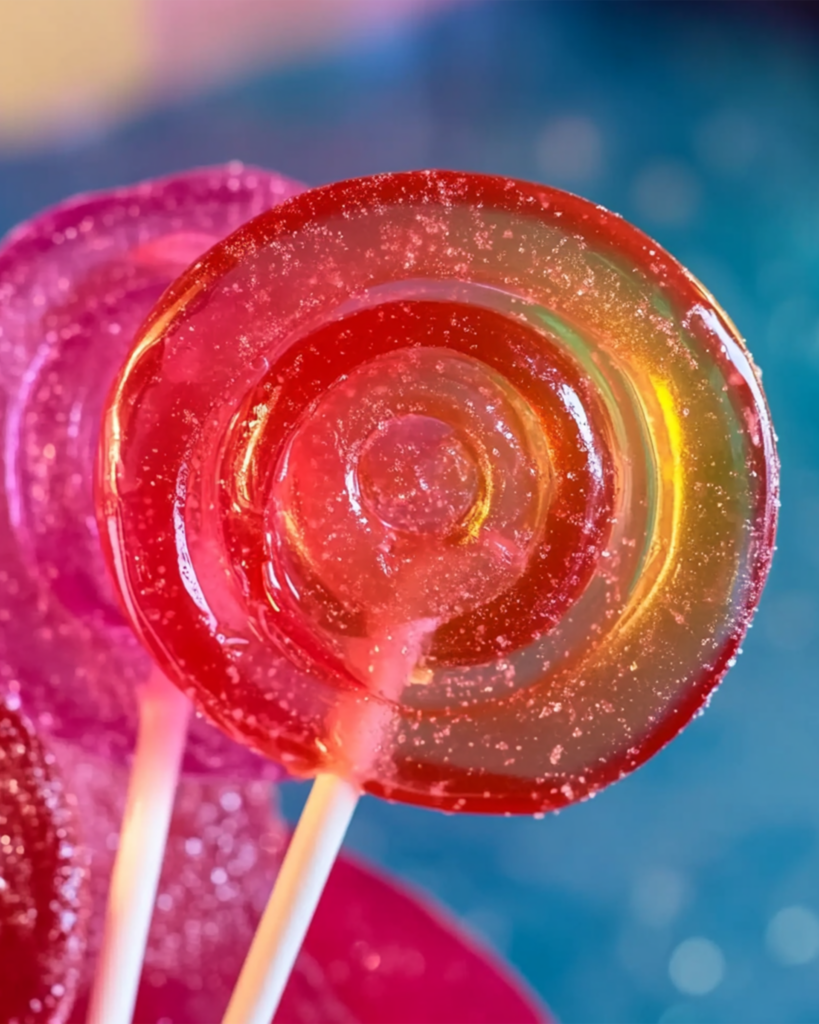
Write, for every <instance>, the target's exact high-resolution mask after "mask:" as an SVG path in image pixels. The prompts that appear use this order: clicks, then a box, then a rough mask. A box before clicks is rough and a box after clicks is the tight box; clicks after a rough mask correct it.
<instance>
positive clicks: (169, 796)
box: [88, 669, 269, 1024]
mask: <svg viewBox="0 0 819 1024" xmlns="http://www.w3.org/2000/svg"><path fill="white" fill-rule="evenodd" d="M190 708H191V705H190V701H189V700H188V699H187V697H185V696H184V694H182V693H180V691H179V690H177V688H176V687H175V686H172V685H171V683H169V682H168V680H167V679H165V677H164V676H163V675H162V673H161V672H160V671H159V670H158V669H155V670H154V671H153V673H152V674H151V676H150V678H149V680H148V682H147V683H146V685H145V687H144V689H143V691H142V692H141V694H140V696H139V734H138V737H137V746H136V751H135V753H134V762H133V766H132V768H131V776H130V779H129V782H128V796H127V800H126V804H125V814H124V817H123V822H122V829H121V831H120V838H119V848H118V850H117V858H116V861H115V863H114V871H113V875H112V877H111V887H110V890H109V894H108V906H107V908H106V915H105V929H104V932H103V940H102V949H101V951H100V958H99V963H98V965H97V972H96V976H95V978H94V989H93V992H92V996H91V1008H90V1011H89V1014H88V1024H131V1019H132V1017H133V1013H134V1004H135V1003H136V997H137V989H138V988H139V979H140V976H141V974H142V961H143V959H144V956H145V946H146V944H147V941H148V930H149V928H150V924H151V916H152V914H153V908H154V901H155V899H156V890H157V886H158V885H159V876H160V872H161V870H162V861H163V857H164V854H165V843H166V840H167V837H168V828H169V826H170V822H171V812H172V810H173V804H174V797H175V795H176V785H177V781H178V778H179V768H180V765H181V762H182V754H183V752H184V749H185V740H186V737H187V733H188V720H189V718H190ZM268 1024H269V1021H268Z"/></svg>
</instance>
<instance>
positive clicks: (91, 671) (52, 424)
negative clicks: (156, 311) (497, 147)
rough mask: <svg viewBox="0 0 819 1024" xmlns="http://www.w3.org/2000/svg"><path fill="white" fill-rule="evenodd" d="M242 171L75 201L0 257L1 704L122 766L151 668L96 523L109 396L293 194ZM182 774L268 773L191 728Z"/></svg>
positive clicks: (19, 234)
mask: <svg viewBox="0 0 819 1024" xmlns="http://www.w3.org/2000/svg"><path fill="white" fill-rule="evenodd" d="M300 190H301V186H299V185H298V184H296V183H295V182H292V181H290V180H288V179H286V178H283V177H281V176H280V175H277V174H272V173H268V172H265V171H260V170H256V169H251V168H245V167H243V166H242V165H240V164H229V165H227V166H225V167H217V168H213V169H206V170H198V171H191V172H187V173H185V174H181V175H178V176H176V177H171V178H165V179H162V180H158V181H152V182H146V183H143V184H139V185H135V186H130V187H127V188H122V189H117V190H115V191H112V192H107V193H100V194H96V195H89V196H81V197H79V198H76V199H72V200H70V201H68V202H67V203H64V204H62V205H60V206H57V207H55V208H53V209H51V210H48V211H46V212H45V213H43V214H40V215H39V216H38V217H36V218H35V219H33V220H32V221H29V222H27V223H26V224H23V225H21V226H20V227H18V228H17V229H16V230H15V231H13V232H12V233H11V234H10V235H9V236H8V238H7V239H6V240H5V243H4V245H3V246H2V248H0V433H1V434H2V441H3V444H2V450H0V471H1V472H2V478H3V482H4V487H3V489H2V491H0V567H1V568H0V691H3V690H5V691H6V692H12V693H17V692H19V693H20V694H21V695H22V697H23V698H24V700H25V703H26V708H27V709H28V710H29V712H30V714H31V715H32V717H33V718H34V719H35V720H36V722H37V726H38V729H42V730H45V731H46V732H47V733H49V734H51V735H54V736H56V737H59V738H62V739H70V740H71V742H72V743H75V744H77V745H78V746H80V747H81V748H82V749H84V750H86V751H88V752H93V753H95V754H102V755H103V756H104V757H105V758H108V759H110V760H114V761H122V760H123V759H124V758H126V757H127V756H128V754H129V752H130V751H131V749H132V747H133V743H134V735H135V726H136V704H135V686H136V685H138V684H139V683H140V682H141V681H142V680H144V679H145V678H146V676H147V674H148V671H149V668H150V663H149V660H148V657H147V655H146V654H145V653H144V652H143V650H142V649H141V647H140V646H139V644H138V643H137V641H136V639H135V638H134V636H133V634H132V633H131V630H130V628H129V627H128V625H127V624H126V622H125V619H124V617H123V616H122V614H121V613H120V609H119V607H118V605H117V601H116V598H115V596H114V592H113V588H111V586H110V585H109V582H108V578H107V573H106V570H105V567H104V565H103V560H102V556H101V552H100V546H99V539H98V535H97V530H96V525H95V521H94V500H93V462H94V458H95V452H96V445H97V436H98V425H99V419H100V413H101V410H102V406H103V403H104V400H105V396H106V393H107V391H108V388H109V387H110V384H111V382H112V380H113V378H114V375H115V374H116V372H117V370H118V368H119V365H120V363H121V362H122V360H123V359H124V358H125V355H126V353H127V352H128V350H129V348H130V345H131V341H132V338H133V336H134V333H135V332H136V330H137V328H138V327H139V325H140V323H141V322H142V320H143V319H144V318H145V316H146V315H147V314H148V312H149V311H150V309H151V307H152V306H153V304H154V303H155V302H156V300H157V299H158V298H159V297H160V295H161V294H162V293H163V291H164V290H165V289H166V287H167V286H168V285H169V284H170V283H171V281H173V280H174V278H175V277H176V276H177V275H178V274H179V273H180V272H181V271H182V270H183V269H184V268H185V267H186V266H187V265H188V264H189V263H191V262H192V261H194V260H195V259H197V258H198V257H199V256H200V255H201V254H202V253H203V252H204V251H205V250H206V249H208V248H210V246H212V245H213V244H215V243H216V242H217V241H218V240H219V239H220V238H222V237H224V236H225V235H226V234H228V233H229V232H231V231H232V230H234V229H235V228H236V227H238V226H239V225H240V224H241V223H242V222H244V221H245V220H247V219H248V218H249V217H251V216H253V215H255V214H258V213H260V212H262V211H264V210H267V209H269V208H270V207H271V206H274V205H275V204H276V203H278V202H280V201H281V200H283V199H286V198H287V197H289V196H292V195H294V194H296V193H298V192H299V191H300ZM185 768H186V769H187V770H188V771H193V772H208V771H213V772H218V773H227V774H231V773H232V774H236V773H237V772H239V773H244V774H248V773H253V774H257V775H258V774H259V773H260V772H261V771H262V770H263V769H266V768H267V766H266V765H265V763H264V762H262V761H260V759H259V758H257V757H255V756H254V755H252V754H250V753H249V752H248V751H246V750H243V749H242V748H240V747H238V746H236V745H234V744H232V743H230V742H229V741H228V740H227V739H225V738H224V737H223V736H221V735H220V734H219V733H218V732H216V730H213V729H212V728H210V726H208V725H206V724H205V723H204V722H201V721H196V722H194V724H193V726H192V730H191V738H190V742H189V744H188V748H187V753H186V761H185Z"/></svg>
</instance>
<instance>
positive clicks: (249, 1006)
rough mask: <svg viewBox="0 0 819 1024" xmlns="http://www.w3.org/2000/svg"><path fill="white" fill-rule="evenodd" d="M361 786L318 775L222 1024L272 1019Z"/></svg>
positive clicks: (264, 1022) (251, 1023) (258, 1023)
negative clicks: (358, 787)
mask: <svg viewBox="0 0 819 1024" xmlns="http://www.w3.org/2000/svg"><path fill="white" fill-rule="evenodd" d="M358 797H359V791H358V789H357V788H356V787H355V786H354V785H353V784H352V783H350V782H346V781H345V780H344V779H340V778H338V777H337V776H335V775H317V776H316V780H315V782H314V783H313V788H312V789H311V790H310V796H309V797H308V800H307V803H306V804H305V806H304V810H303V811H302V815H301V818H300V819H299V823H298V826H297V827H296V831H295V832H294V833H293V838H292V840H291V841H290V846H289V847H288V849H287V854H286V856H285V858H284V862H283V863H282V867H281V871H280V872H279V876H278V878H277V879H276V884H275V886H274V887H273V893H272V895H271V897H270V900H269V902H268V904H267V907H266V908H265V912H264V914H263V916H262V920H261V922H260V924H259V927H258V930H257V932H256V934H255V936H254V938H253V944H252V945H251V947H250V952H249V953H248V955H247V959H246V960H245V963H244V966H243V967H242V973H241V974H240V975H239V980H238V982H237V983H236V988H235V989H234V991H233V995H232V996H231V999H230V1004H229V1006H228V1008H227V1011H226V1012H225V1016H224V1017H223V1018H222V1024H270V1022H271V1021H272V1020H273V1016H274V1014H275V1013H276V1009H277V1008H278V1005H279V1001H280V1000H281V997H282V994H283V993H284V989H285V986H286V985H287V980H288V978H289V977H290V972H291V971H292V969H293V964H294V963H295V962H296V957H297V956H298V954H299V950H300V949H301V944H302V942H303V941H304V936H305V935H306V934H307V929H308V928H309V927H310V921H311V920H312V919H313V914H314V913H315V909H316V907H317V906H318V902H319V899H320V898H321V894H322V892H323V891H324V885H325V883H326V881H327V877H328V876H329V874H330V871H331V870H332V867H333V864H334V863H335V860H336V855H337V853H338V851H339V848H340V847H341V843H342V841H343V839H344V834H345V833H346V831H347V826H348V825H349V823H350V819H351V818H352V816H353V811H355V807H356V804H357V803H358Z"/></svg>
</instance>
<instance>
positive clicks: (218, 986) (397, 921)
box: [57, 745, 548, 1024]
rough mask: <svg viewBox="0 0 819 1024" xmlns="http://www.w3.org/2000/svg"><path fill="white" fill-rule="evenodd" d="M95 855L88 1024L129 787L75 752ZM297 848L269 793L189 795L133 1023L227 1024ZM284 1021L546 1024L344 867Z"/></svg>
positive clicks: (521, 999) (429, 918) (465, 955)
mask: <svg viewBox="0 0 819 1024" xmlns="http://www.w3.org/2000/svg"><path fill="white" fill-rule="evenodd" d="M57 754H58V757H59V759H60V763H61V765H62V766H63V770H64V772H65V775H66V778H67V779H68V780H69V782H70V784H71V786H72V788H73V789H74V790H75V791H76V793H77V797H78V801H79V809H80V811H81V814H82V818H83V821H84V823H85V832H86V839H87V842H88V844H89V846H90V848H91V883H92V886H91V888H92V894H93V908H94V913H93V914H92V917H91V928H90V934H89V943H88V944H89V955H88V958H87V960H86V964H85V971H84V985H83V991H82V993H81V995H80V997H79V998H78V999H77V1002H76V1003H75V1006H74V1010H73V1013H72V1017H71V1020H72V1021H77V1022H78V1024H82V1022H83V1021H84V1020H85V1015H86V1009H87V997H88V989H89V987H90V982H91V978H92V976H93V968H94V964H95V958H96V955H97V951H98V948H99V942H100V938H101V932H102V916H103V914H104V910H105V897H106V890H107V884H108V878H109V875H110V872H111V867H112V863H113V858H114V851H115V849H116V845H117V842H116V839H117V831H118V828H119V824H120V821H121V819H122V811H123V807H124V802H125V787H126V782H127V779H126V775H125V771H124V770H123V769H111V768H110V767H106V766H105V765H104V764H103V763H101V762H100V761H97V760H90V759H88V758H83V757H82V756H79V755H78V754H77V753H76V752H75V751H72V750H71V749H70V748H68V747H67V745H63V746H61V747H60V748H58V750H57ZM286 841H287V831H286V826H285V824H284V822H283V820H282V819H281V818H280V817H279V815H278V814H277V813H276V805H275V792H274V791H272V788H271V787H270V785H268V784H266V783H259V782H251V783H247V782H245V783H242V784H236V783H231V784H228V783H216V782H214V781H212V780H202V779H191V778H185V779H183V780H182V782H181V783H180V787H179V790H178V792H177V797H176V804H175V807H174V813H173V819H172V822H171V831H170V837H169V840H168V847H167V854H166V858H165V862H164V864H163V869H162V877H161V879H160V883H159V890H158V895H157V904H156V909H155V911H154V917H153V922H152V924H151V931H150V936H149V940H148V950H147V954H146V958H145V966H144V969H143V973H142V979H141V983H140V988H139V996H138V1000H137V1007H136V1012H135V1015H134V1017H135V1020H137V1021H139V1022H140V1024H154V1022H159V1021H175V1022H180V1024H212V1022H213V1021H217V1020H219V1019H220V1018H221V1016H222V1014H223V1012H224V1010H225V1008H226V1006H227V1003H228V1000H229V998H230V994H231V992H232V990H233V986H234V985H235V983H236V979H237V978H238V975H239V971H240V969H241V966H242V961H243V959H244V956H245V954H246V952H247V949H248V948H249V946H250V942H251V940H252V938H253V934H254V931H255V928H256V925H257V924H258V921H259V918H260V916H261V912H262V910H263V908H264V905H265V903H266V900H267V897H268V895H269V893H270V890H271V888H272V886H273V882H274V880H275V877H276V873H277V871H278V868H279V864H280V859H281V854H282V852H283V849H284V846H285V844H286ZM276 1020H277V1021H278V1022H280V1024H382V1022H383V1021H394V1022H395V1024H401V1022H406V1024H417V1022H419V1021H423V1022H424V1024H450V1022H451V1021H454V1020H457V1021H460V1022H463V1024H470V1022H474V1024H491V1022H496V1024H509V1022H517V1024H529V1022H532V1024H536V1022H538V1021H541V1022H545V1021H546V1020H548V1016H547V1014H546V1012H545V1011H544V1010H542V1008H541V1007H539V1006H538V1005H537V1003H536V1002H535V1000H534V999H533V998H532V997H531V996H530V995H529V994H528V993H526V992H525V990H524V989H523V987H522V986H521V984H520V982H519V981H518V980H517V979H516V978H515V977H514V976H513V975H512V973H511V972H510V971H509V970H508V969H507V968H506V967H504V965H503V964H501V963H500V962H499V961H497V960H496V959H495V958H494V957H491V956H489V955H488V954H487V953H485V952H483V951H481V950H480V949H479V948H477V947H476V946H475V945H474V944H473V943H472V942H471V941H470V940H469V939H468V938H467V937H466V936H465V935H463V933H462V932H461V931H460V930H459V929H458V928H457V927H456V926H455V925H454V924H453V923H452V922H450V921H449V920H447V918H446V916H445V915H443V914H442V913H441V912H440V911H439V910H437V908H433V907H431V906H429V905H428V904H426V903H425V901H424V900H422V899H421V898H420V897H419V896H417V895H410V894H409V893H406V892H403V891H402V890H401V889H399V888H396V887H395V886H394V885H393V884H392V883H390V882H389V881H387V880H385V879H382V878H380V877H378V876H377V875H375V874H373V873H372V872H371V871H369V870H367V869H366V868H364V867H361V866H357V865H355V864H352V863H351V862H350V861H349V860H346V859H344V858H342V860H341V861H340V862H339V863H337V864H336V866H335V868H334V871H333V874H332V875H331V877H330V882H329V884H328V886H327V889H326V891H325V892H324V894H323V896H322V900H321V903H320V905H319V909H318V912H317V914H316V917H315V918H314V920H313V924H312V926H311V928H310V932H309V934H308V936H307V940H306V943H305V945H304V948H303V949H302V951H301V954H300V955H299V958H298V960H297V962H296V967H295V970H294V973H293V975H292V977H291V980H290V982H289V984H288V988H287V990H286V992H285V995H284V998H283V1001H282V1004H281V1006H280V1008H279V1011H278V1014H277V1016H276Z"/></svg>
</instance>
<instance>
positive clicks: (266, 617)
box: [98, 172, 778, 812]
mask: <svg viewBox="0 0 819 1024" xmlns="http://www.w3.org/2000/svg"><path fill="white" fill-rule="evenodd" d="M101 452H102V461H101V487H100V497H101V503H100V506H99V509H98V514H99V515H100V517H101V523H102V531H101V532H103V533H104V534H105V537H106V539H107V542H108V544H109V546H110V549H109V557H110V559H111V563H112V565H113V566H114V569H115V572H116V575H117V579H118V582H119V586H120V588H121V590H122V592H123V595H124V597H125V601H126V603H127V606H128V608H129V611H130V614H131V615H132V616H133V619H134V622H135V624H136V626H137V628H138V630H139V632H140V634H141V636H142V637H143V639H144V641H145V642H146V643H147V645H148V646H149V647H150V649H151V650H152V651H153V653H154V655H155V656H156V657H157V658H158V659H159V660H160V662H161V663H162V664H163V666H164V667H165V668H166V670H167V671H168V673H169V674H170V675H171V677H172V678H174V679H175V680H176V681H177V682H178V683H179V684H180V685H181V686H183V687H184V688H186V689H187V690H188V691H189V692H192V693H193V694H194V695H195V698H196V700H197V701H198V703H199V705H200V707H201V708H202V709H203V710H204V711H205V713H206V714H207V715H209V716H210V717H211V718H212V719H213V720H214V721H216V722H217V723H219V724H221V726H222V727H223V728H224V729H226V730H227V731H228V732H229V733H230V734H231V735H233V736H235V737H237V738H239V739H241V740H243V741H244V742H246V743H248V744H249V745H251V746H252V747H254V748H255V749H258V750H260V751H263V752H264V753H266V754H268V755H270V756H272V757H274V758H277V759H281V760H283V761H284V762H285V763H286V764H287V765H288V766H289V767H290V768H291V770H293V771H296V772H302V773H305V774H308V775H309V774H311V773H314V772H316V771H319V770H331V771H337V772H341V773H344V774H347V775H349V776H351V777H353V778H355V779H356V780H358V781H359V782H360V783H361V784H362V785H363V786H364V788H365V789H367V790H369V791H371V792H374V793H377V794H380V795H384V796H388V797H390V798H393V799H398V800H404V801H409V802H414V803H421V804H427V805H430V806H436V807H441V808H445V809H450V810H469V811H492V812H506V811H509V812H534V811H541V810H548V809H552V808H556V807H559V806H561V805H563V804H566V803H569V802H571V801H573V800H577V799H580V798H583V797H585V796H588V795H589V794H591V793H593V792H595V791H596V790H598V789H600V788H601V787H602V786H603V785H606V784H607V783H609V782H611V781H614V780H615V779H617V778H618V777H620V776H622V775H623V774H624V773H625V772H627V771H630V770H631V769H633V768H635V767H636V766H637V765H639V764H640V763H641V762H643V761H645V760H646V759H647V758H648V757H649V756H651V754H653V753H654V752H656V751H657V750H658V749H659V748H660V747H661V746H662V745H663V744H665V743H666V742H668V741H669V740H670V739H671V738H672V737H673V736H674V735H675V734H676V733H677V732H678V731H679V729H681V728H682V727H683V726H684V725H685V724H686V723H687V722H688V721H689V720H690V718H691V717H692V716H693V715H694V714H695V712H696V711H697V710H698V709H699V708H700V707H701V706H702V705H703V703H704V702H705V700H706V699H707V697H708V695H709V693H710V692H711V691H712V690H713V688H714V687H715V686H716V685H717V683H718V682H719V680H720V679H721V677H722V676H723V674H724V673H725V671H726V669H727V667H728V666H729V664H730V663H731V661H732V659H733V657H734V655H735V654H736V652H737V649H738V647H739V643H740V641H741V638H742V636H743V634H744V632H745V629H746V628H747V626H748V623H749V620H750V617H751V614H752V612H753V610H754V608H755V606H756V603H757V601H758V599H759V595H760V591H761V587H762V585H763V583H764V580H765V577H766V574H767V571H768V567H769V564H770V559H771V552H772V548H773V539H774V531H775V521H776V510H777V505H778V498H777V496H778V462H777V456H776V451H775V445H774V435H773V431H772V428H771V423H770V418H769V414H768V411H767V407H766V404H765V399H764V396H763V394H762V390H761V387H760V383H759V379H758V374H757V372H756V370H755V368H754V366H753V363H752V362H751V359H750V356H749V355H748V352H747V350H746V349H745V346H744V344H743V342H742V340H741V339H740V338H739V336H738V334H737V332H736V330H735V328H734V327H733V325H732V324H731V322H730V321H729V320H728V318H727V317H726V316H725V314H724V313H723V312H722V311H721V310H720V308H719V307H718V306H717V304H716V303H715V301H714V300H713V298H712V297H711V296H710V295H709V294H708V292H706V291H705V289H704V288H703V287H702V286H701V285H700V284H699V283H698V282H697V281H696V280H695V279H694V278H693V277H692V276H691V275H690V274H688V273H687V271H685V270H684V268H682V267H681V266H680V265H679V264H678V263H676V262H675V261H674V260H673V259H672V258H671V257H670V256H669V255H668V254H667V253H665V252H664V251H663V250H662V249H661V248H660V247H659V246H658V245H657V244H656V243H654V242H652V241H651V240H650V239H649V238H647V237H646V236H645V235H643V234H642V233H641V232H639V231H638V230H636V229H635V228H633V227H631V226H630V225H628V224H627V223H625V222H624V221H623V220H621V219H620V218H619V217H617V216H615V215H613V214H611V213H609V212H608V211H606V210H604V209H602V208H600V207H597V206H594V205H592V204H591V203H588V202H586V201H585V200H582V199H579V198H577V197H575V196H571V195H568V194H566V193H562V192H559V191H556V190H554V189H550V188H546V187H544V186H540V185H533V184H526V183H522V182H517V181H511V180H507V179H502V178H494V177H484V176H479V175H467V174H457V173H451V172H412V173H405V174H395V175H383V176H378V177H374V178H365V179H359V180H355V181H350V182H342V183H340V184H336V185H331V186H327V187H325V188H321V189H317V190H315V191H312V192H309V193H305V194H303V195H301V196H299V197H298V198H296V199H294V200H291V201H289V202H288V203H285V204H283V205H282V206H281V207H280V208H278V209H276V210H274V211H271V212H270V213H269V214H265V215H263V216H261V217H259V218H257V219H256V220H255V221H253V222H251V223H249V224H248V225H246V226H245V227H244V228H242V229H240V230H239V231H238V232H237V233H236V234H235V235H233V237H232V238H230V239H228V240H226V241H225V242H224V243H223V244H222V245H221V246H219V247H217V248H215V249H214V250H212V251H211V252H210V253H209V254H208V256H207V257H206V258H205V260H204V261H203V263H202V264H201V265H200V266H198V267H196V268H194V269H192V270H190V271H189V272H187V273H186V274H184V275H183V276H182V277H181V278H180V280H179V281H178V282H177V283H176V284H175V285H174V287H173V288H172V289H171V291H170V292H169V293H168V294H167V295H166V296H165V298H164V299H163V300H162V302H161V303H160V304H159V306H158V307H157V308H156V310H155V311H154V314H153V316H152V317H151V319H150V321H149V322H148V324H147V325H146V327H145V329H144V330H143V332H142V334H141V336H140V338H139V340H138V342H137V344H136V347H135V348H134V350H133V352H132V354H131V356H130V358H129V359H128V361H127V364H126V366H125V368H124V370H123V372H122V374H121V376H120V379H119V382H118V384H117V386H116V388H115V391H114V392H113V394H112V399H111V404H110V407H109V409H108V410H107V414H106V419H105V426H104V436H103V445H102V449H101ZM294 665H295V666H297V668H298V669H299V671H300V672H301V674H302V675H301V678H300V679H299V678H296V677H294V675H293V668H292V666H294Z"/></svg>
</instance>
